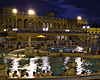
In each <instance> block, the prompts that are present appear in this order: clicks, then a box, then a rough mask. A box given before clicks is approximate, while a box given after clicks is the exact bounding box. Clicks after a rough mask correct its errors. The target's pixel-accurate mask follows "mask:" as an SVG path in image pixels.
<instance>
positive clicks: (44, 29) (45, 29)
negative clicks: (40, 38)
mask: <svg viewBox="0 0 100 80" xmlns="http://www.w3.org/2000/svg"><path fill="white" fill-rule="evenodd" d="M43 31H45V44H46V31H48V28H43Z"/></svg>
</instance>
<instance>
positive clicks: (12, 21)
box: [12, 19, 14, 29]
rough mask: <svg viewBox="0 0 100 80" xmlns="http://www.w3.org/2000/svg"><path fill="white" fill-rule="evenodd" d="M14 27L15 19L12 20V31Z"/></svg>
mask: <svg viewBox="0 0 100 80" xmlns="http://www.w3.org/2000/svg"><path fill="white" fill-rule="evenodd" d="M13 27H14V19H12V29H13Z"/></svg>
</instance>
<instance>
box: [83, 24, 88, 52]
mask: <svg viewBox="0 0 100 80" xmlns="http://www.w3.org/2000/svg"><path fill="white" fill-rule="evenodd" d="M89 28H90V26H83V29H86V38H85V40H86V41H85V46H84V51H85V53H87V51H88V46H87V29H89Z"/></svg>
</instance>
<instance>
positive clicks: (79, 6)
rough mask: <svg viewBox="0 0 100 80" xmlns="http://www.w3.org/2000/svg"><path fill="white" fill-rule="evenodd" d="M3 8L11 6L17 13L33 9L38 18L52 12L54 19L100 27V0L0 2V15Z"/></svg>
mask: <svg viewBox="0 0 100 80" xmlns="http://www.w3.org/2000/svg"><path fill="white" fill-rule="evenodd" d="M4 6H12V7H13V8H17V9H18V11H28V9H30V8H31V9H34V11H35V12H36V14H37V15H38V16H41V15H43V16H44V15H45V13H46V12H53V13H54V14H55V17H58V18H59V17H60V18H77V16H79V15H80V16H81V17H82V18H84V19H88V21H89V23H90V24H89V25H90V26H92V24H93V23H94V22H96V23H97V24H99V25H100V0H0V13H1V9H2V7H4Z"/></svg>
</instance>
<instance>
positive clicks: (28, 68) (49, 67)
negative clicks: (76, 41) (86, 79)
mask: <svg viewBox="0 0 100 80" xmlns="http://www.w3.org/2000/svg"><path fill="white" fill-rule="evenodd" d="M0 60H3V61H4V62H5V63H6V64H7V65H8V67H7V68H6V70H8V69H9V70H10V71H11V73H13V72H14V71H15V70H17V71H18V74H19V75H20V72H21V70H25V72H28V74H29V75H30V76H32V75H33V71H35V72H36V71H37V69H38V74H39V75H41V72H42V71H43V70H45V71H46V72H47V71H50V72H51V73H54V74H55V75H62V74H63V72H64V69H68V67H67V66H66V63H67V62H68V61H70V60H71V61H73V62H75V63H76V66H75V67H74V68H73V69H74V70H75V73H76V74H77V75H79V74H81V73H82V71H83V70H85V72H86V73H87V74H90V73H92V72H96V71H97V70H100V65H99V64H100V59H91V58H81V57H69V56H62V57H60V56H54V57H48V56H43V57H31V58H13V59H7V58H3V59H2V58H1V59H0Z"/></svg>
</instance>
